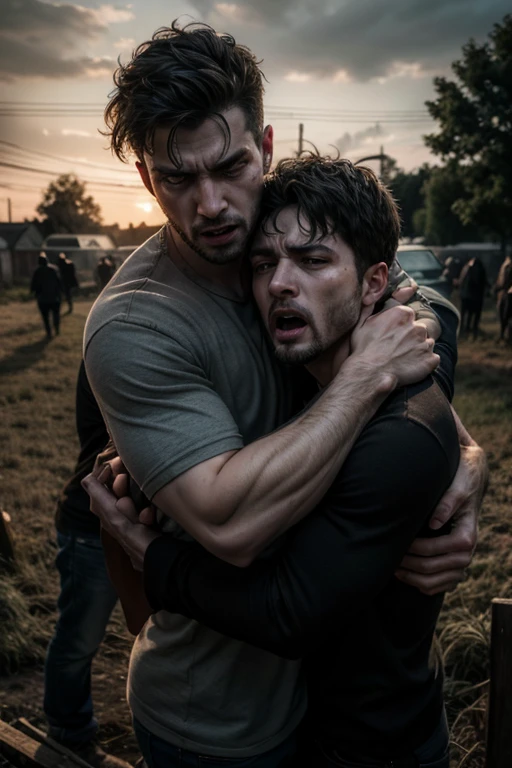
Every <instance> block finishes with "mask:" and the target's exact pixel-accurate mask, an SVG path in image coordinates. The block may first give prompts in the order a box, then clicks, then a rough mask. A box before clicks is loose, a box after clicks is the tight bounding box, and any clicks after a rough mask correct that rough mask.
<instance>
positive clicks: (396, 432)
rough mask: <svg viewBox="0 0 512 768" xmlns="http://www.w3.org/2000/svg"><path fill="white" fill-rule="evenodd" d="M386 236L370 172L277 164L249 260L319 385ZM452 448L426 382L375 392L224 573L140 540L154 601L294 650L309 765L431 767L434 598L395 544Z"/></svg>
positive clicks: (272, 324) (262, 295) (411, 534)
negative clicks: (251, 557) (375, 407)
mask: <svg viewBox="0 0 512 768" xmlns="http://www.w3.org/2000/svg"><path fill="white" fill-rule="evenodd" d="M397 240H398V219H397V214H396V209H395V207H394V204H393V202H392V200H391V198H390V196H389V194H388V193H387V191H386V190H385V189H384V188H383V187H382V186H381V185H380V183H379V182H378V181H377V179H376V178H375V177H374V176H373V174H372V173H371V172H370V171H368V170H366V169H363V168H355V167H354V166H352V165H351V164H350V163H348V162H347V161H343V160H340V161H330V160H322V159H319V158H308V159H303V160H295V161H287V162H284V163H281V164H280V165H279V166H278V167H277V169H276V172H275V174H274V175H273V178H272V179H271V180H270V182H269V183H268V184H267V187H266V190H265V193H264V198H263V209H262V221H261V228H260V229H259V231H258V234H257V236H256V238H255V241H254V243H253V246H252V249H251V262H252V267H253V275H254V277H253V289H254V294H255V297H256V300H257V302H258V305H259V308H260V310H261V312H262V316H263V319H264V322H265V323H266V325H267V329H268V331H269V333H270V335H271V338H272V341H273V343H274V346H275V349H276V354H277V356H278V357H279V358H280V359H281V360H282V361H283V362H285V363H290V364H304V365H305V366H306V368H307V369H308V371H309V372H310V373H311V374H312V375H313V376H314V377H315V379H316V380H317V382H318V385H319V387H320V388H324V387H327V386H329V383H330V381H331V379H332V377H333V376H334V375H335V373H336V371H337V370H338V368H339V366H340V365H341V364H342V362H343V361H344V360H345V359H346V357H347V356H348V354H349V352H350V345H351V338H350V334H351V331H352V329H353V328H354V326H355V325H356V323H357V322H358V320H359V319H360V317H361V315H365V314H367V313H369V312H371V311H372V310H373V308H374V307H375V306H376V305H377V304H378V302H379V300H380V299H381V297H382V295H383V293H384V291H385V289H386V285H387V275H388V266H389V265H390V264H391V262H392V259H393V257H394V253H395V251H396V244H397ZM458 460H459V443H458V437H457V431H456V427H455V423H454V421H453V418H452V414H451V411H450V406H449V404H448V401H447V400H446V398H445V397H444V395H443V394H442V392H441V390H440V388H439V386H438V385H437V384H436V383H435V382H434V381H433V380H432V379H431V378H428V379H426V380H424V381H422V382H420V383H419V384H417V385H413V386H410V387H405V388H401V389H398V390H396V391H395V392H394V393H393V394H392V395H390V397H388V399H387V400H386V401H385V403H384V404H383V405H382V406H381V408H380V409H379V411H378V412H377V414H376V415H375V416H374V417H373V418H372V419H371V421H370V422H369V423H368V425H367V426H366V427H365V429H364V430H363V431H362V433H361V435H360V437H359V438H358V439H357V441H356V443H355V445H354V447H353V449H352V451H351V453H350V455H349V457H348V459H347V461H346V462H345V465H344V466H343V468H342V469H341V471H340V472H339V474H338V476H337V478H336V479H335V481H334V483H333V485H332V487H331V489H330V490H329V491H328V493H327V495H326V496H325V497H324V499H323V500H322V502H321V504H320V505H319V507H318V508H317V510H316V512H314V513H312V514H311V515H310V516H309V517H307V518H306V519H304V520H303V521H302V522H300V523H299V524H298V525H297V526H295V527H294V528H293V529H292V530H291V531H290V532H289V533H288V534H287V535H286V539H285V541H283V542H282V546H281V547H279V548H278V550H277V552H276V551H274V553H273V554H271V555H269V556H267V557H263V558H261V559H260V560H258V561H257V562H255V563H253V564H252V565H251V566H250V567H248V568H245V569H239V568H235V567H233V566H230V565H227V564H226V563H222V562H221V561H219V560H217V559H216V558H214V557H213V556H212V555H210V554H209V553H207V552H206V551H205V550H203V549H201V548H200V547H199V546H198V545H196V544H190V543H187V542H184V541H180V540H176V539H172V540H170V537H156V538H155V539H154V541H153V542H152V543H151V544H150V545H149V547H148V549H147V552H146V558H145V563H144V566H145V567H144V573H145V583H146V593H147V595H148V597H149V600H150V603H151V605H152V607H153V609H154V610H155V611H158V610H162V609H163V610H167V611H171V612H178V613H182V614H184V615H186V616H189V617H191V618H194V619H196V620H198V621H199V622H201V623H202V624H205V625H207V626H210V627H211V628H213V629H215V630H217V631H218V632H221V633H223V634H227V635H230V636H233V637H235V638H238V639H240V640H243V641H246V642H250V643H253V644H255V645H258V646H260V647H262V648H265V649H266V650H268V651H270V652H273V653H276V654H278V655H282V656H285V657H290V658H296V657H299V656H303V655H305V656H306V668H307V670H308V679H309V733H310V734H311V746H310V749H311V754H310V757H309V762H308V765H311V766H315V768H320V766H325V767H326V768H327V766H350V768H359V767H361V768H363V767H364V768H366V767H367V766H368V768H373V767H375V768H384V766H390V765H392V766H394V767H396V768H418V767H421V766H426V765H429V766H434V767H435V768H447V766H448V734H447V729H446V723H445V719H444V711H443V701H442V673H441V672H440V671H439V670H436V668H435V667H433V666H431V664H430V658H429V657H430V650H431V645H432V637H433V632H434V628H435V623H436V619H437V616H438V613H439V610H440V607H441V603H442V596H433V597H430V596H427V595H422V594H421V593H419V592H418V591H416V590H414V589H411V588H410V587H408V586H407V585H405V584H403V583H401V582H400V581H399V580H398V579H397V578H395V576H394V573H395V570H396V569H397V567H398V565H399V563H400V561H401V559H402V557H403V555H404V553H405V552H406V551H407V549H408V547H409V545H410V544H411V542H412V540H413V539H414V538H415V537H416V536H418V535H429V533H428V520H429V517H430V515H431V513H432V511H433V510H434V508H435V507H436V504H437V503H438V501H439V500H440V498H441V497H442V495H443V493H444V491H445V490H446V488H447V487H448V486H449V484H450V482H451V480H452V478H453V476H454V474H455V471H456V468H457V464H458ZM290 472H293V467H290ZM430 533H432V532H430ZM441 533H442V532H441ZM270 716H271V713H270Z"/></svg>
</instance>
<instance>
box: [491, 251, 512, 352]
mask: <svg viewBox="0 0 512 768" xmlns="http://www.w3.org/2000/svg"><path fill="white" fill-rule="evenodd" d="M494 292H495V294H496V308H497V310H498V317H499V320H500V341H503V339H504V338H505V333H506V331H507V328H508V340H509V341H512V330H511V329H510V325H511V321H512V259H511V258H510V256H506V257H505V261H504V262H503V264H502V265H501V267H500V271H499V274H498V279H497V280H496V283H495V284H494Z"/></svg>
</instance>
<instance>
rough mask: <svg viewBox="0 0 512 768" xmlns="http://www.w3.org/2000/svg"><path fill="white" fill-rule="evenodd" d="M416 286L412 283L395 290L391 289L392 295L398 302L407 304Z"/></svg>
mask: <svg viewBox="0 0 512 768" xmlns="http://www.w3.org/2000/svg"><path fill="white" fill-rule="evenodd" d="M417 287H418V286H417V285H416V284H414V285H411V286H409V285H408V286H404V287H403V288H397V289H396V291H393V293H392V297H393V299H394V300H395V301H397V302H398V303H399V304H407V302H408V301H410V300H411V299H412V297H413V296H414V294H415V293H416V290H417Z"/></svg>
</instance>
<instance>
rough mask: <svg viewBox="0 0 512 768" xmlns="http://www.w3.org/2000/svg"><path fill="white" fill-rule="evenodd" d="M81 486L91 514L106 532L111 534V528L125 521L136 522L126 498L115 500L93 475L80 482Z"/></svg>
mask: <svg viewBox="0 0 512 768" xmlns="http://www.w3.org/2000/svg"><path fill="white" fill-rule="evenodd" d="M82 486H83V487H84V488H85V490H86V491H87V493H88V494H89V496H90V498H91V512H93V513H94V514H95V515H96V517H99V518H100V520H101V524H102V525H103V526H104V527H105V528H106V529H107V530H108V531H110V532H112V527H113V526H115V525H116V524H120V523H123V522H125V521H126V520H129V521H130V522H133V523H137V522H138V515H137V510H136V509H135V505H134V504H133V501H132V500H131V499H130V498H129V497H128V496H124V497H123V498H122V499H117V498H116V496H115V495H114V494H113V493H112V491H111V490H110V489H109V488H107V487H106V486H105V485H104V484H103V483H101V482H100V481H99V480H98V478H96V477H94V475H93V474H90V475H87V477H85V478H84V479H83V480H82Z"/></svg>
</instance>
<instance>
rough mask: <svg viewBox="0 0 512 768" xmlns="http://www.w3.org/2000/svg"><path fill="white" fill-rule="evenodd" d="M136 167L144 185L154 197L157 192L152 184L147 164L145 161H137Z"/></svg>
mask: <svg viewBox="0 0 512 768" xmlns="http://www.w3.org/2000/svg"><path fill="white" fill-rule="evenodd" d="M135 167H136V169H137V170H138V172H139V176H140V177H141V179H142V183H143V184H144V186H145V187H146V189H147V191H148V192H149V193H150V194H151V195H153V197H154V196H155V192H154V190H153V184H152V183H151V177H150V175H149V171H148V167H147V165H146V163H145V162H144V160H137V162H136V163H135Z"/></svg>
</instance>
